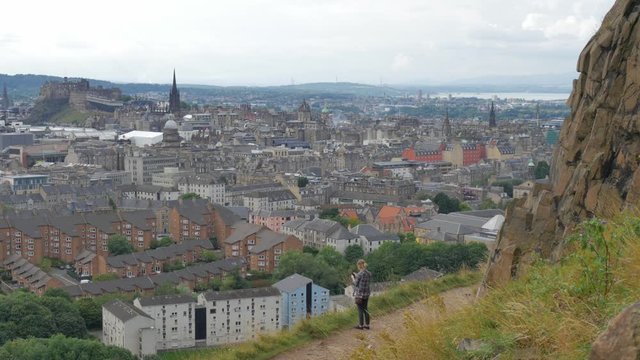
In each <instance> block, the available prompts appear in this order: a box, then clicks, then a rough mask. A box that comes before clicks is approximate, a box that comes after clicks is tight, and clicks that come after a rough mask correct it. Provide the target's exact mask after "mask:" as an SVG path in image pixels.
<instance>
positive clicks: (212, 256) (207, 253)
mask: <svg viewBox="0 0 640 360" xmlns="http://www.w3.org/2000/svg"><path fill="white" fill-rule="evenodd" d="M221 258H222V256H221V255H219V254H218V253H216V252H214V251H211V250H202V254H201V255H200V260H202V261H204V262H214V261H218V260H220V259H221Z"/></svg>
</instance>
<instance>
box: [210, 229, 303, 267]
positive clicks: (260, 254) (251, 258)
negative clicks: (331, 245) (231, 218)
mask: <svg viewBox="0 0 640 360" xmlns="http://www.w3.org/2000/svg"><path fill="white" fill-rule="evenodd" d="M232 229H233V231H232V233H231V235H229V237H227V238H226V239H225V240H224V242H223V244H222V245H223V248H224V254H225V257H228V258H234V257H240V258H244V259H246V260H247V261H248V263H249V268H250V269H251V270H257V271H264V272H273V271H274V270H275V269H276V268H277V267H278V264H279V262H280V257H281V256H282V255H284V254H285V253H286V252H287V251H292V250H298V251H302V241H300V240H299V239H298V238H297V237H295V236H292V235H286V234H280V233H276V232H274V231H272V230H269V229H268V228H266V227H265V226H261V225H255V224H248V223H243V222H238V223H236V224H235V225H233V226H232Z"/></svg>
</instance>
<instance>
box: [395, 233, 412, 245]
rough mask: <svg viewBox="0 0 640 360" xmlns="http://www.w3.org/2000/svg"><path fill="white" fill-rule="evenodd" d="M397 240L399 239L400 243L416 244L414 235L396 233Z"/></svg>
mask: <svg viewBox="0 0 640 360" xmlns="http://www.w3.org/2000/svg"><path fill="white" fill-rule="evenodd" d="M398 238H400V242H401V243H404V242H416V235H415V234H414V233H410V232H408V233H404V234H403V233H398Z"/></svg>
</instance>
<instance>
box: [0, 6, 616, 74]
mask: <svg viewBox="0 0 640 360" xmlns="http://www.w3.org/2000/svg"><path fill="white" fill-rule="evenodd" d="M516 3H517V4H514V2H513V0H482V1H478V0H429V1H424V0H395V1H393V2H390V1H388V0H366V1H364V0H323V1H317V0H243V1H237V0H216V1H206V0H183V1H182V2H181V3H180V6H177V7H176V6H174V2H172V1H170V0H138V1H128V0H127V1H125V0H112V1H111V2H109V6H101V7H98V8H96V6H93V5H91V6H90V5H87V1H86V0H65V6H60V5H59V4H58V3H57V2H52V1H47V0H21V1H6V2H3V4H2V11H3V13H6V14H29V16H28V18H25V17H23V16H5V17H3V27H2V29H0V49H3V50H4V51H3V53H2V56H0V71H1V72H3V73H4V72H6V73H41V74H53V75H67V76H84V77H90V78H100V79H107V80H114V81H150V82H168V81H170V80H171V70H172V69H173V68H174V67H175V68H176V70H177V73H178V77H179V79H178V80H179V81H181V82H183V83H209V84H221V85H232V84H239V85H242V84H262V85H265V84H286V83H288V82H289V81H290V79H291V78H292V77H293V78H295V80H296V82H297V83H301V82H313V81H332V80H334V79H335V77H336V76H337V77H338V78H339V79H341V80H344V81H355V82H365V83H378V82H379V79H380V78H381V77H383V78H384V79H385V81H386V82H388V83H400V82H406V81H419V80H420V79H442V80H449V79H453V78H466V77H470V76H481V75H491V74H532V73H560V72H564V71H572V70H573V69H574V68H575V66H574V65H575V61H576V59H577V57H578V54H579V53H580V50H581V49H582V47H583V46H584V44H585V43H586V38H587V37H588V36H589V35H591V33H592V32H593V31H594V30H595V27H597V23H598V21H597V19H601V18H602V16H603V15H604V13H605V11H606V10H608V9H609V8H610V7H611V5H612V4H613V3H614V0H518V1H517V2H516ZM97 13H99V16H96V14H97ZM3 29H4V30H3ZM8 29H20V31H19V32H17V31H16V34H11V33H7V32H6V31H8ZM12 31H15V30H12ZM7 50H9V51H7ZM532 54H535V55H536V56H532ZM418 64H419V66H418Z"/></svg>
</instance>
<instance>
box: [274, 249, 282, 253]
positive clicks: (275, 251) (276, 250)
mask: <svg viewBox="0 0 640 360" xmlns="http://www.w3.org/2000/svg"><path fill="white" fill-rule="evenodd" d="M273 253H274V254H282V250H280V249H274V250H273Z"/></svg>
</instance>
